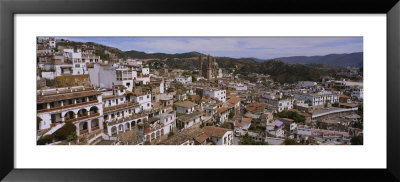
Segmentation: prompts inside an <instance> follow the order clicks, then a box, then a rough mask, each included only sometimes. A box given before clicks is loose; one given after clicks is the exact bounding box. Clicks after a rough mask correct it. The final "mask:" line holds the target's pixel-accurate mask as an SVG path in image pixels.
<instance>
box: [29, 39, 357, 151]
mask: <svg viewBox="0 0 400 182" xmlns="http://www.w3.org/2000/svg"><path fill="white" fill-rule="evenodd" d="M36 62H37V64H36V65H37V66H36V70H37V71H36V81H37V88H36V104H37V108H36V120H37V124H36V133H37V135H36V144H37V145H159V146H162V145H177V146H178V145H363V37H211V36H210V37H88V36H87V37H68V36H65V37H52V36H48V37H37V40H36Z"/></svg>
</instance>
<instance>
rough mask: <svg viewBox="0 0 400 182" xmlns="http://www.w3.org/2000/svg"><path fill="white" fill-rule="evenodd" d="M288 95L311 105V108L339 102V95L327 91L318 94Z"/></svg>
mask: <svg viewBox="0 0 400 182" xmlns="http://www.w3.org/2000/svg"><path fill="white" fill-rule="evenodd" d="M290 95H293V96H294V97H295V98H296V99H300V100H304V101H305V102H306V103H311V105H312V106H319V105H324V104H326V103H331V104H333V103H338V102H339V94H334V93H331V92H327V91H324V92H319V93H290Z"/></svg>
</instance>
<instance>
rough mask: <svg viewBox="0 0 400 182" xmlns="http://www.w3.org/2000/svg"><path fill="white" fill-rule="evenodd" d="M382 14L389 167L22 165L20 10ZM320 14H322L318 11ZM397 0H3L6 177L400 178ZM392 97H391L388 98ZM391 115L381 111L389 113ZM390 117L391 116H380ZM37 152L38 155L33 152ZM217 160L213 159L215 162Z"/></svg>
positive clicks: (1, 96)
mask: <svg viewBox="0 0 400 182" xmlns="http://www.w3.org/2000/svg"><path fill="white" fill-rule="evenodd" d="M26 13H28V14H32V13H33V14H36V13H44V14H46V13H68V14H72V13H74V14H75V13H83V14H87V13H117V14H119V13H202V14H203V13H240V14H243V13H285V14H286V13H313V14H319V13H335V14H336V13H350V14H354V13H380V14H386V15H387V168H386V169H246V170H245V169H231V170H228V169H201V170H200V169H101V170H93V169H58V170H55V169H15V168H14V109H15V108H14V106H15V105H14V98H15V95H14V69H15V67H14V61H13V60H14V14H26ZM316 16H318V15H316ZM399 17H400V4H399V3H398V0H387V1H384V2H382V1H377V0H374V1H372V0H324V1H322V0H304V1H294V0H266V1H254V0H253V1H240V0H219V1H212V0H196V1H188V0H169V1H162V0H146V1H145V0H133V1H127V0H99V1H93V0H16V1H11V0H7V1H6V0H0V27H1V28H0V45H1V47H0V57H1V62H0V87H1V89H0V103H1V105H0V166H1V171H0V179H3V180H5V181H161V180H163V181H165V180H166V181H205V180H207V181H216V180H223V181H231V180H240V178H238V175H239V174H241V175H244V177H246V180H245V181H250V180H269V181H270V180H279V181H294V180H296V181H364V180H367V181H369V180H372V181H400V151H399V145H400V140H399V139H400V124H399V114H398V113H400V112H399V109H400V108H399V103H400V97H398V93H399V91H400V89H399V87H400V84H399V78H400V72H399V68H400V49H399V48H400V35H399V30H400V24H399V21H400V19H399ZM389 98H390V99H389ZM384 119H385V118H384V117H382V120H384ZM379 122H384V121H379ZM32 157H34V155H33V156H32ZM211 166H212V164H211Z"/></svg>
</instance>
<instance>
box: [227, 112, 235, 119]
mask: <svg viewBox="0 0 400 182" xmlns="http://www.w3.org/2000/svg"><path fill="white" fill-rule="evenodd" d="M234 116H235V113H234V112H233V111H231V112H230V113H229V116H228V117H229V119H232V118H233V117H234Z"/></svg>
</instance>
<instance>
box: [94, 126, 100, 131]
mask: <svg viewBox="0 0 400 182" xmlns="http://www.w3.org/2000/svg"><path fill="white" fill-rule="evenodd" d="M99 128H100V127H99V126H95V127H93V128H92V131H94V130H98V129H99Z"/></svg>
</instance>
